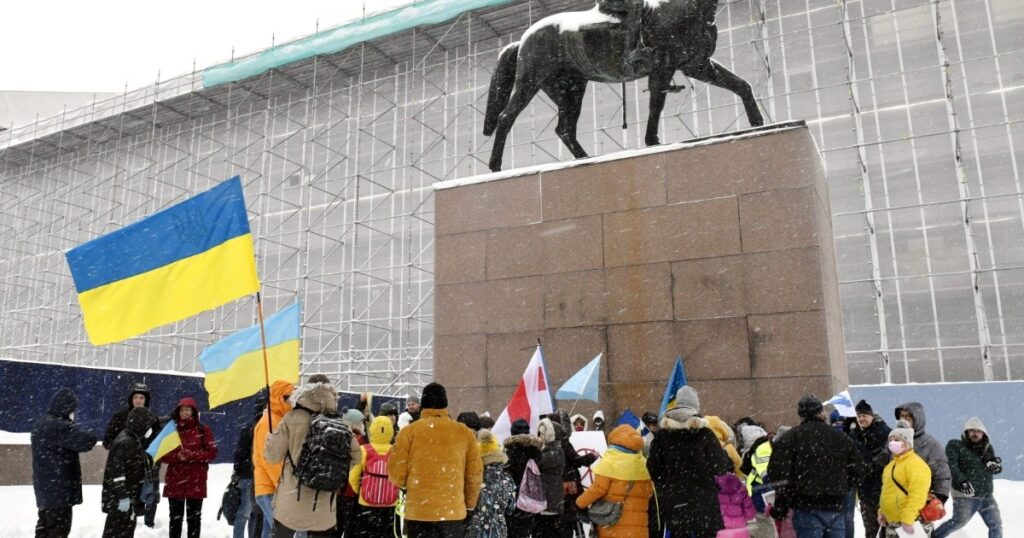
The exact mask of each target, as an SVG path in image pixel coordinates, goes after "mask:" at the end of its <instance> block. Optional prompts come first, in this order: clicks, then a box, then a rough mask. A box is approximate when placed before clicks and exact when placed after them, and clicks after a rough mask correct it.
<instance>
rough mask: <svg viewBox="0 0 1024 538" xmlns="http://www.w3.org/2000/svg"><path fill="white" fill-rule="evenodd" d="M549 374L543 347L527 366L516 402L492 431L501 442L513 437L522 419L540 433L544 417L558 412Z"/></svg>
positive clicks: (511, 404)
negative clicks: (554, 402)
mask: <svg viewBox="0 0 1024 538" xmlns="http://www.w3.org/2000/svg"><path fill="white" fill-rule="evenodd" d="M548 386H549V385H548V374H547V371H545V369H544V353H543V351H542V349H541V346H540V345H538V346H537V350H536V351H534V352H533V358H531V359H530V364H528V365H526V371H525V372H523V378H522V379H521V380H519V386H518V387H516V391H515V392H514V393H512V400H510V401H509V402H508V405H507V406H506V407H505V410H504V411H502V412H501V416H499V417H498V420H496V421H495V422H494V429H493V430H492V431H493V433H494V436H495V437H497V438H498V439H499V440H502V439H505V438H506V437H508V436H509V435H510V434H511V431H512V423H513V422H515V421H516V420H518V419H524V420H526V421H528V422H529V423H530V433H533V434H536V433H537V427H538V426H539V425H540V417H541V415H547V414H550V413H552V412H554V408H553V407H552V405H551V392H550V391H549V390H548Z"/></svg>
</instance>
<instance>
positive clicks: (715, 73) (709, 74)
mask: <svg viewBox="0 0 1024 538" xmlns="http://www.w3.org/2000/svg"><path fill="white" fill-rule="evenodd" d="M683 72H684V73H686V75H687V76H690V77H693V78H695V79H697V80H700V81H702V82H707V83H708V84H711V85H712V86H718V87H719V88H725V89H727V90H729V91H731V92H733V93H735V94H736V95H738V96H739V97H740V99H742V100H743V108H744V109H745V110H746V112H747V121H749V122H750V126H751V127H757V126H759V125H764V117H762V116H761V110H760V109H759V108H758V106H757V99H754V91H753V90H752V89H751V88H750V83H749V82H747V81H745V80H743V79H742V78H740V77H738V76H736V74H735V73H733V72H732V71H729V70H728V69H726V68H725V67H724V66H722V64H720V63H718V62H716V61H715V60H708V63H706V64H704V65H702V66H700V67H699V68H697V69H693V70H690V69H684V70H683Z"/></svg>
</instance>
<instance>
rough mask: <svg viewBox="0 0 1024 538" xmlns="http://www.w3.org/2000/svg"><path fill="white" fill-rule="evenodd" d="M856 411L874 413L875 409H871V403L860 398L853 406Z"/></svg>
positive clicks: (863, 413)
mask: <svg viewBox="0 0 1024 538" xmlns="http://www.w3.org/2000/svg"><path fill="white" fill-rule="evenodd" d="M853 409H854V410H855V411H857V414H858V415H874V414H875V410H874V409H871V405H870V404H868V402H866V401H864V400H861V401H859V402H857V406H856V407H854V408H853Z"/></svg>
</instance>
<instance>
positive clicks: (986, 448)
mask: <svg viewBox="0 0 1024 538" xmlns="http://www.w3.org/2000/svg"><path fill="white" fill-rule="evenodd" d="M946 457H947V458H949V471H950V473H951V474H952V475H953V496H954V497H965V495H964V493H963V492H961V491H960V484H962V483H963V482H964V481H967V482H970V483H971V486H972V487H973V488H974V496H975V497H989V496H991V495H992V473H989V472H988V471H987V470H986V469H985V462H987V461H991V460H992V459H993V458H995V457H996V455H995V451H994V450H993V449H992V444H991V443H989V442H988V435H986V436H985V441H984V443H983V444H982V446H981V448H980V450H978V449H977V448H975V447H973V446H972V445H971V443H970V441H969V440H968V439H967V437H966V436H965V437H964V438H962V439H953V440H951V441H950V442H949V443H947V444H946Z"/></svg>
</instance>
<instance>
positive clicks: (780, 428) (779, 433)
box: [772, 426, 793, 443]
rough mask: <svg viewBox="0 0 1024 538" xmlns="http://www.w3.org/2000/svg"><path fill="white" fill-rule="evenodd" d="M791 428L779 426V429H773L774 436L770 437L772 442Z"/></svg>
mask: <svg viewBox="0 0 1024 538" xmlns="http://www.w3.org/2000/svg"><path fill="white" fill-rule="evenodd" d="M792 429H793V428H791V427H790V426H779V429H778V430H776V431H775V437H772V442H773V443H774V442H776V441H778V440H779V438H781V437H782V436H783V435H785V434H786V432H788V431H789V430H792Z"/></svg>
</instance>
